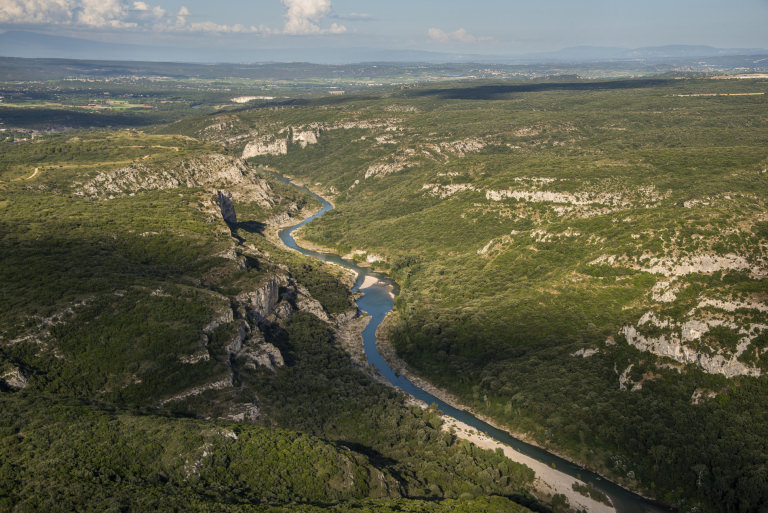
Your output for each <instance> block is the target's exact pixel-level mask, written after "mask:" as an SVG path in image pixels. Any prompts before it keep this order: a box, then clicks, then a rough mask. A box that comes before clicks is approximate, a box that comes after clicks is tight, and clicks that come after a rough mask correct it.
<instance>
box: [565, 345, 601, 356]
mask: <svg viewBox="0 0 768 513" xmlns="http://www.w3.org/2000/svg"><path fill="white" fill-rule="evenodd" d="M599 352H600V351H598V350H597V349H592V348H586V347H585V348H583V349H579V350H578V351H576V352H575V353H573V354H571V356H581V357H582V358H589V357H590V356H593V355H596V354H597V353H599Z"/></svg>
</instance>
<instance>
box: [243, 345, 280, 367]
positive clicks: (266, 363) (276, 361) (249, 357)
mask: <svg viewBox="0 0 768 513" xmlns="http://www.w3.org/2000/svg"><path fill="white" fill-rule="evenodd" d="M242 356H243V357H244V358H245V360H246V362H245V364H244V367H245V368H247V369H255V368H256V366H258V365H260V366H262V367H265V368H267V369H269V370H271V371H272V372H275V371H276V369H277V368H279V367H282V366H283V365H285V361H284V360H283V355H282V353H280V350H279V349H278V348H277V347H275V346H274V345H272V344H270V343H269V342H263V343H261V344H259V345H258V346H256V347H253V348H248V350H247V351H246V352H245V353H244V354H243V355H242Z"/></svg>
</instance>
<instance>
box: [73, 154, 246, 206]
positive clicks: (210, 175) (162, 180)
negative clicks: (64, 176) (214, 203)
mask: <svg viewBox="0 0 768 513" xmlns="http://www.w3.org/2000/svg"><path fill="white" fill-rule="evenodd" d="M247 171H248V167H247V165H246V164H245V162H243V161H242V160H240V159H237V158H234V157H229V156H226V155H220V154H218V153H212V154H208V155H204V156H201V157H197V158H193V159H190V160H185V161H178V162H174V163H172V164H170V165H169V167H167V168H163V169H157V168H153V167H149V166H146V165H144V164H141V163H136V164H133V165H131V166H128V167H124V168H121V169H117V170H114V171H109V172H104V173H99V174H98V175H97V176H96V177H94V178H93V179H92V180H90V181H89V182H88V183H86V184H85V185H83V186H82V187H81V188H80V189H79V190H77V191H75V194H77V195H80V196H93V197H96V196H101V197H104V196H113V195H115V196H116V195H121V194H129V193H133V192H139V191H149V190H160V189H175V188H178V187H199V186H201V185H209V184H222V185H223V184H227V185H235V184H240V183H243V182H244V181H246V175H247Z"/></svg>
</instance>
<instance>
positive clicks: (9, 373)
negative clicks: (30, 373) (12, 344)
mask: <svg viewBox="0 0 768 513" xmlns="http://www.w3.org/2000/svg"><path fill="white" fill-rule="evenodd" d="M0 383H2V384H3V385H4V386H6V387H7V388H10V389H12V390H21V389H23V388H25V387H26V386H27V377H26V376H25V375H24V373H23V372H21V369H19V368H18V367H13V366H10V365H8V366H7V367H6V368H5V370H4V371H3V372H2V374H0Z"/></svg>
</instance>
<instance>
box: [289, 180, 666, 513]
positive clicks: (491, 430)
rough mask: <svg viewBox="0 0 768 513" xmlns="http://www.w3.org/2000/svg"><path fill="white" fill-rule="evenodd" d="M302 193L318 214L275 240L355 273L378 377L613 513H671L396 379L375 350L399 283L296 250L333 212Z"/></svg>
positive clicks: (350, 263)
mask: <svg viewBox="0 0 768 513" xmlns="http://www.w3.org/2000/svg"><path fill="white" fill-rule="evenodd" d="M277 177H278V178H281V180H282V181H284V182H285V183H288V184H290V185H294V186H296V185H295V184H293V183H292V182H290V181H289V180H287V179H285V178H284V177H280V176H279V175H278V176H277ZM296 187H298V186H296ZM304 190H306V191H307V192H309V193H310V194H311V195H312V196H313V197H315V198H316V199H317V200H318V201H320V202H321V203H322V208H321V209H320V211H318V212H317V213H316V214H314V215H312V216H310V217H308V218H306V219H305V220H304V221H302V222H300V223H299V224H296V225H294V226H290V227H288V228H283V229H282V230H280V231H279V232H278V236H279V237H280V240H282V242H283V243H284V244H285V245H286V246H288V247H289V248H292V249H295V250H297V251H299V252H301V253H303V254H304V255H307V256H311V257H313V258H317V259H319V260H322V261H324V262H333V263H335V264H338V265H341V266H343V267H346V268H348V269H352V270H353V271H355V272H356V273H357V280H356V282H355V285H354V288H353V290H354V291H357V290H359V291H360V292H362V294H363V295H362V297H360V298H359V299H358V300H357V306H358V308H360V310H362V311H363V312H365V313H367V314H368V315H370V316H371V320H370V322H369V323H368V325H367V326H366V328H365V330H364V331H363V344H364V349H365V355H366V358H367V360H368V363H370V364H371V365H373V366H374V367H375V368H376V370H377V371H378V372H379V373H380V374H381V375H382V376H384V377H385V378H386V379H387V380H388V381H389V382H390V383H392V385H394V386H395V387H397V388H400V389H401V390H403V391H404V392H406V393H407V394H409V395H411V396H413V397H415V398H416V399H418V400H420V401H423V402H425V403H427V404H436V405H437V407H438V408H439V409H440V410H441V411H442V412H443V413H444V414H445V415H448V416H450V417H453V418H455V419H457V420H459V421H461V422H463V423H465V424H468V425H469V426H471V427H473V428H475V429H477V430H478V431H480V432H482V433H485V434H486V435H488V436H490V437H491V438H493V439H495V440H497V441H498V442H501V443H503V444H506V445H509V446H511V447H512V448H514V449H515V450H517V451H518V452H520V453H522V454H524V455H526V456H529V457H531V458H533V459H535V460H538V461H540V462H542V463H544V464H546V465H550V466H553V467H555V468H557V470H558V471H560V472H562V473H564V474H567V475H569V476H571V477H575V478H577V479H581V480H582V481H584V482H586V483H590V484H592V485H593V486H594V487H595V488H597V489H598V490H600V491H602V492H603V493H605V494H606V495H608V496H609V497H610V498H611V501H613V505H614V507H615V508H616V511H617V513H667V512H669V511H670V510H668V509H666V508H664V507H662V506H659V505H658V504H656V503H654V502H652V501H650V500H648V499H645V498H643V497H641V496H639V495H637V494H634V493H632V492H630V491H628V490H626V489H624V488H622V487H621V486H619V485H617V484H615V483H613V482H611V481H608V480H606V479H604V478H602V477H600V476H598V475H597V474H595V473H594V472H591V471H589V470H587V469H585V468H583V467H581V466H579V465H577V464H575V463H573V462H570V461H568V460H565V459H563V458H561V457H559V456H557V455H555V454H552V453H550V452H547V451H546V450H544V449H542V448H540V447H536V446H533V445H530V444H528V443H526V442H523V441H521V440H518V439H517V438H514V437H513V436H512V435H510V434H509V433H507V432H506V431H503V430H501V429H498V428H496V427H494V426H491V425H490V424H488V423H487V422H485V421H483V420H481V419H478V418H477V417H475V416H474V415H472V414H471V413H469V412H467V411H465V410H461V409H458V408H455V407H453V406H451V405H450V404H447V403H445V402H444V401H441V400H440V399H438V398H437V397H435V396H433V395H432V394H430V393H428V392H426V391H424V390H422V389H421V388H419V387H418V386H416V385H414V384H413V383H411V382H410V381H409V380H408V379H406V378H404V377H403V376H401V375H399V374H397V373H396V372H395V371H394V370H393V369H392V368H391V367H390V366H389V365H388V364H387V362H386V361H384V358H383V357H382V355H381V354H380V353H379V350H378V348H377V347H376V330H377V328H378V327H379V325H380V324H381V322H382V321H383V320H384V317H386V315H387V314H388V313H389V312H390V311H391V310H392V308H393V307H394V296H395V295H397V294H398V293H399V287H398V285H397V283H395V282H394V281H393V280H391V279H390V278H389V277H387V276H385V275H383V274H379V273H375V272H372V271H371V270H370V269H369V268H367V267H361V266H359V265H357V263H356V262H354V261H352V260H346V259H343V258H341V257H340V256H338V255H334V254H329V253H321V252H318V251H312V250H308V249H304V248H302V247H300V246H299V245H298V244H297V243H296V241H295V240H294V238H293V235H292V234H293V232H295V231H296V230H297V229H299V228H301V227H302V226H304V225H305V224H307V223H309V222H311V221H313V220H314V219H317V218H318V217H320V216H322V215H323V214H325V213H326V212H328V211H329V210H332V209H333V205H331V204H330V203H329V202H328V201H327V200H325V199H324V198H322V197H320V196H318V195H317V194H315V193H314V192H312V191H310V190H309V189H306V188H304ZM367 276H371V277H374V278H376V279H377V280H378V281H377V283H376V284H375V285H371V286H368V287H365V288H363V289H360V287H361V286H362V284H363V282H364V281H365V278H366V277H367ZM369 281H370V280H369Z"/></svg>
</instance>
